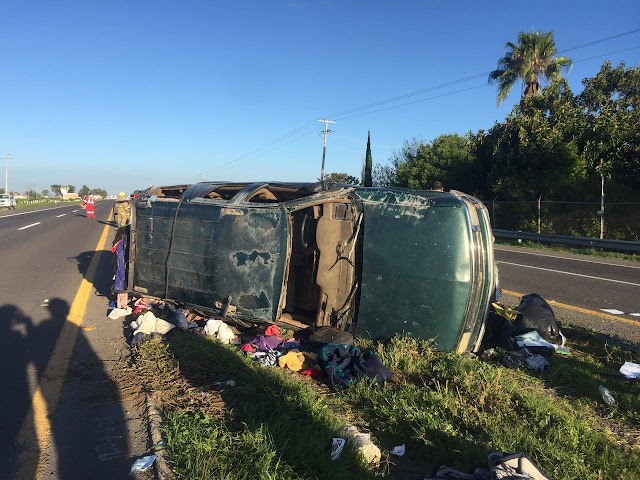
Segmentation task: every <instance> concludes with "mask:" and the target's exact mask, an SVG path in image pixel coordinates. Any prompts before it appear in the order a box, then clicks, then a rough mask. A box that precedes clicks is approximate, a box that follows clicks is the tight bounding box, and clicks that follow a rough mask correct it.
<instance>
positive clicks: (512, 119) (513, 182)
mask: <svg viewBox="0 0 640 480" xmlns="http://www.w3.org/2000/svg"><path fill="white" fill-rule="evenodd" d="M582 125H583V116H582V115H581V112H580V110H579V108H578V107H577V105H576V102H575V97H574V96H573V94H572V92H571V90H570V88H569V86H568V84H567V83H566V81H564V80H561V81H559V82H556V83H554V84H552V85H550V86H549V87H547V88H546V89H545V90H544V91H543V93H542V94H541V95H540V96H536V97H528V98H526V99H524V102H523V104H522V105H521V106H516V107H514V109H513V111H512V112H511V114H510V115H509V116H508V117H507V119H506V120H505V121H504V122H503V123H496V124H495V125H494V126H493V127H492V128H491V129H490V130H489V131H488V132H486V133H485V132H481V133H479V134H477V135H475V136H474V137H473V140H472V152H473V155H474V157H475V158H476V160H477V166H478V168H479V172H480V176H484V177H485V178H486V184H485V186H484V188H482V189H480V190H483V191H484V192H485V193H489V195H492V196H496V195H497V196H499V197H501V198H503V199H507V198H508V199H518V200H532V199H534V198H537V197H538V196H540V195H543V196H545V197H548V196H556V197H565V198H566V197H567V196H568V194H570V193H571V192H573V191H574V187H575V185H577V184H579V182H580V181H581V180H582V179H584V178H585V172H586V164H585V162H584V159H583V157H582V156H581V155H580V151H579V146H578V136H579V131H580V130H581V128H582ZM487 186H488V188H487Z"/></svg>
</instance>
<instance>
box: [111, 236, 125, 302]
mask: <svg viewBox="0 0 640 480" xmlns="http://www.w3.org/2000/svg"><path fill="white" fill-rule="evenodd" d="M126 249H127V235H126V234H125V233H124V232H123V231H121V230H118V232H117V233H116V238H115V239H114V242H113V245H112V246H111V253H113V254H115V265H114V267H115V275H116V277H115V283H114V285H113V289H114V291H115V292H126V291H127V266H126V263H127V262H126V258H125V252H126Z"/></svg>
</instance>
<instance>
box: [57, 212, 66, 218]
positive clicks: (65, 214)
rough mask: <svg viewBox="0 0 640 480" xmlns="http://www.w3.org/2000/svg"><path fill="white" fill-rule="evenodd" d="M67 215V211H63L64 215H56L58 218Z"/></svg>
mask: <svg viewBox="0 0 640 480" xmlns="http://www.w3.org/2000/svg"><path fill="white" fill-rule="evenodd" d="M65 215H66V213H63V214H62V215H56V218H60V217H64V216H65Z"/></svg>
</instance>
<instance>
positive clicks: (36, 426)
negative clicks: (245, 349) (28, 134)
mask: <svg viewBox="0 0 640 480" xmlns="http://www.w3.org/2000/svg"><path fill="white" fill-rule="evenodd" d="M111 207H112V202H102V203H99V204H97V205H96V218H95V219H87V218H86V216H85V212H84V210H83V209H81V208H80V207H79V206H78V205H77V204H75V205H69V206H63V207H54V208H48V209H46V210H40V211H30V212H20V211H19V210H18V211H12V212H6V213H5V212H1V213H0V265H1V267H0V269H1V272H2V279H1V280H0V282H1V286H0V378H2V381H3V386H2V393H1V394H0V411H2V417H1V418H0V479H5V478H6V479H10V478H35V477H36V470H37V469H38V466H39V468H40V470H41V472H40V477H39V478H51V479H56V478H64V479H67V478H93V479H96V478H100V479H110V478H124V477H125V476H126V473H127V472H128V469H129V468H130V466H131V462H132V459H133V458H134V457H136V456H137V455H139V454H140V453H141V452H140V446H139V444H137V443H136V442H139V440H131V438H130V437H131V432H130V431H136V429H137V428H138V427H135V426H132V425H133V424H132V423H131V422H130V420H131V419H130V418H129V411H128V410H129V407H128V406H124V405H123V401H121V399H120V398H119V393H118V389H117V387H116V385H115V383H114V381H113V380H112V375H111V372H110V368H111V367H112V365H111V364H110V362H112V361H115V359H116V357H117V355H118V351H119V350H121V349H122V348H123V346H124V342H123V340H122V329H121V326H120V325H118V324H117V322H116V323H108V322H109V321H108V319H107V318H106V311H107V309H106V307H107V302H108V299H107V298H106V296H107V295H108V294H109V289H110V285H111V275H112V272H111V265H110V262H111V258H110V253H108V252H107V254H104V253H100V252H96V246H97V245H98V243H99V240H100V239H101V238H103V239H108V240H107V248H108V247H110V246H111V239H112V236H113V232H115V228H114V227H112V226H108V227H107V225H108V223H107V219H108V217H109V213H110V212H111ZM105 227H107V230H108V232H107V231H105ZM94 254H95V255H94ZM94 257H95V259H96V260H95V261H94V262H93V263H94V265H93V267H92V268H91V269H90V268H89V267H90V265H91V261H92V259H93V258H94ZM85 280H88V281H89V282H90V283H89V285H87V287H88V288H86V289H85V290H86V291H87V292H89V293H87V295H86V296H87V297H88V298H87V299H86V307H83V308H82V309H81V312H80V315H79V319H78V323H79V324H80V326H79V327H78V325H75V324H72V322H71V317H72V316H73V315H74V314H73V308H74V305H75V303H77V299H78V296H79V295H78V292H79V291H80V290H79V288H80V286H81V284H82V283H83V282H84V281H85ZM84 283H85V284H86V283H87V282H84ZM74 302H75V303H74ZM83 305H85V304H83ZM70 312H71V314H70ZM76 316H77V315H76ZM63 327H64V328H63ZM69 332H73V335H68V333H69ZM74 346H75V352H74V353H73V356H72V355H71V352H73V351H74V349H73V347H74ZM52 354H53V356H52ZM53 357H56V359H57V363H56V362H53V361H52V358H53ZM50 362H51V365H50ZM67 366H68V367H69V370H68V371H67ZM65 380H66V383H64V381H65ZM63 383H64V388H62V384H63ZM134 416H135V415H134ZM134 420H136V421H138V419H134ZM133 423H135V422H133ZM141 441H142V442H143V446H142V450H144V448H145V446H144V438H142V440H141ZM63 452H64V454H63Z"/></svg>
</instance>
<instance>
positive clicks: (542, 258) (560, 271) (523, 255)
mask: <svg viewBox="0 0 640 480" xmlns="http://www.w3.org/2000/svg"><path fill="white" fill-rule="evenodd" d="M496 260H497V261H498V266H499V269H500V283H501V286H502V288H503V289H505V290H511V291H516V292H520V293H532V292H535V293H538V294H540V295H541V296H542V297H544V298H545V299H547V300H554V301H557V302H561V303H565V304H569V305H574V306H577V307H581V308H586V309H590V310H595V311H601V312H606V311H607V310H608V311H609V313H613V314H615V315H618V316H620V317H621V318H626V319H630V320H634V321H638V325H639V326H640V264H639V263H636V262H629V261H625V260H615V259H605V258H597V257H593V256H588V255H576V254H567V253H558V252H548V251H544V252H542V251H536V250H532V249H525V248H522V249H519V248H514V247H507V246H502V245H496ZM617 312H621V313H617Z"/></svg>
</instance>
